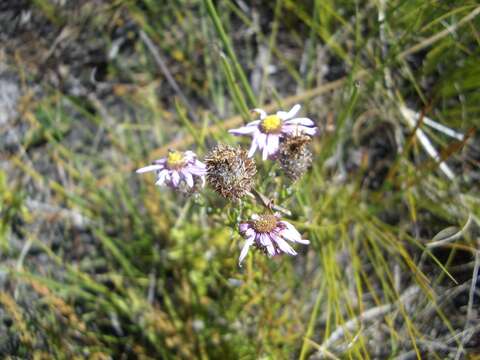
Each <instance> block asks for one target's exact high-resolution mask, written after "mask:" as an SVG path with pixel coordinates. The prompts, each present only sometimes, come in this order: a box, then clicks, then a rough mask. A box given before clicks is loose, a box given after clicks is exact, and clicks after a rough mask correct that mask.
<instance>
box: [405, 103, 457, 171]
mask: <svg viewBox="0 0 480 360" xmlns="http://www.w3.org/2000/svg"><path fill="white" fill-rule="evenodd" d="M400 112H401V113H402V115H403V117H404V118H405V120H406V121H407V124H408V125H409V126H410V127H411V128H412V129H416V131H415V135H416V136H417V138H418V140H419V141H420V144H422V146H423V148H424V149H425V151H426V152H427V153H428V155H430V156H431V157H432V158H433V159H434V160H435V161H437V162H438V163H439V165H438V166H439V168H440V170H442V171H443V173H444V174H445V176H447V177H448V178H449V179H450V180H453V179H455V174H454V173H453V171H452V170H451V169H450V167H449V166H448V165H447V164H446V163H445V162H444V161H441V159H440V155H439V154H438V151H437V150H436V149H435V147H434V146H433V145H432V143H431V142H430V139H429V138H428V137H427V135H425V133H424V132H423V130H422V129H420V128H418V127H417V123H418V121H419V120H420V116H419V114H417V113H416V112H415V111H413V110H411V109H408V108H407V107H405V106H400Z"/></svg>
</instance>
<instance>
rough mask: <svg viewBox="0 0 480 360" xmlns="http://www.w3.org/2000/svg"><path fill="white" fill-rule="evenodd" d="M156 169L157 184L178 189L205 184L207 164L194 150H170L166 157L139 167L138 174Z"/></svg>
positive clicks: (192, 187)
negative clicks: (198, 157)
mask: <svg viewBox="0 0 480 360" xmlns="http://www.w3.org/2000/svg"><path fill="white" fill-rule="evenodd" d="M149 171H155V172H156V175H157V181H156V182H155V185H158V186H163V185H167V186H170V187H172V188H174V189H176V190H180V189H182V188H185V186H186V188H187V189H192V190H193V189H194V188H195V187H196V186H197V185H199V184H200V186H202V187H203V186H204V185H205V174H206V167H205V164H204V163H202V162H201V161H199V160H197V155H195V153H194V152H193V151H185V152H181V151H176V150H169V151H168V155H167V157H165V158H161V159H158V160H155V161H154V162H153V164H152V165H148V166H145V167H142V168H140V169H138V170H137V171H136V172H137V174H142V173H145V172H149Z"/></svg>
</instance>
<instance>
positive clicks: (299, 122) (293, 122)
mask: <svg viewBox="0 0 480 360" xmlns="http://www.w3.org/2000/svg"><path fill="white" fill-rule="evenodd" d="M284 124H285V125H303V126H313V125H315V123H314V122H313V121H312V120H311V119H309V118H295V119H291V120H287V121H285V123H284Z"/></svg>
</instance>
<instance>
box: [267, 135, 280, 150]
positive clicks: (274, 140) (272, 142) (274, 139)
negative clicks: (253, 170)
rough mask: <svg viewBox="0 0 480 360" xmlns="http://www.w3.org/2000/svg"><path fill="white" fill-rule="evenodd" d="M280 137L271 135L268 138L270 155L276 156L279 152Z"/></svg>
mask: <svg viewBox="0 0 480 360" xmlns="http://www.w3.org/2000/svg"><path fill="white" fill-rule="evenodd" d="M279 141H280V136H279V135H277V134H270V135H268V137H267V147H268V154H269V155H274V154H275V153H276V152H277V151H278V143H279Z"/></svg>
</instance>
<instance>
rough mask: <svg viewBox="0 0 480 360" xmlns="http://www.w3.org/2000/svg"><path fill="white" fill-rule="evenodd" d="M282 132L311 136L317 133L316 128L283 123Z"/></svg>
mask: <svg viewBox="0 0 480 360" xmlns="http://www.w3.org/2000/svg"><path fill="white" fill-rule="evenodd" d="M282 133H284V134H288V135H292V134H296V135H298V134H307V135H310V136H313V135H315V134H316V133H317V128H310V127H306V126H303V125H289V124H286V125H283V126H282Z"/></svg>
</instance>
